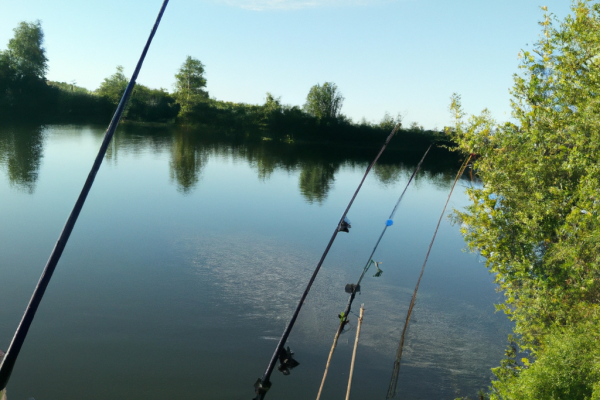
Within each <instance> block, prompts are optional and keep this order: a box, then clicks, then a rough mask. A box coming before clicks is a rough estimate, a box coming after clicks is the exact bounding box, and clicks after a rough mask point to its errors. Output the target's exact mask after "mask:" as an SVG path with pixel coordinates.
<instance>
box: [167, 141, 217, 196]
mask: <svg viewBox="0 0 600 400" xmlns="http://www.w3.org/2000/svg"><path fill="white" fill-rule="evenodd" d="M207 161H208V154H207V152H206V150H205V149H203V148H202V146H198V145H197V144H196V143H195V136H194V135H193V134H190V133H189V132H183V131H176V132H174V134H173V144H172V147H171V161H170V162H169V167H170V174H171V181H175V182H176V183H177V190H179V191H180V192H181V193H183V194H189V193H191V192H192V191H193V189H194V188H195V187H196V185H197V183H198V181H199V180H200V173H201V171H202V169H203V168H204V166H205V165H206V162H207Z"/></svg>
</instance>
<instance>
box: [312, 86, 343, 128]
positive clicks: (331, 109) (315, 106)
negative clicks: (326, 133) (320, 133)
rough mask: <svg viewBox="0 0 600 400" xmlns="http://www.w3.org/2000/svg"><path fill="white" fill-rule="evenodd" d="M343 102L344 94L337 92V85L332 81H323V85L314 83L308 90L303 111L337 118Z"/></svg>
mask: <svg viewBox="0 0 600 400" xmlns="http://www.w3.org/2000/svg"><path fill="white" fill-rule="evenodd" d="M343 103H344V96H342V94H341V93H340V92H339V90H338V87H337V85H336V84H335V83H333V82H325V83H324V84H323V86H321V85H319V84H316V85H315V86H313V87H312V88H310V91H309V92H308V96H306V103H304V111H306V112H307V113H309V114H311V115H313V116H314V117H317V118H318V119H324V118H338V117H339V116H340V111H341V110H342V104H343Z"/></svg>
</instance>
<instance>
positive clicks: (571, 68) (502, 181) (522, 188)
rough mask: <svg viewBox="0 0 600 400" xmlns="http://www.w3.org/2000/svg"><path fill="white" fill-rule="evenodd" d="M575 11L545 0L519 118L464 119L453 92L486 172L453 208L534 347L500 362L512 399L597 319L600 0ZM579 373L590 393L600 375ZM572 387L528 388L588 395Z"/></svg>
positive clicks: (517, 100)
mask: <svg viewBox="0 0 600 400" xmlns="http://www.w3.org/2000/svg"><path fill="white" fill-rule="evenodd" d="M571 9H572V14H571V15H569V16H568V17H567V18H566V19H565V20H564V21H562V22H560V23H559V24H558V26H555V23H556V22H557V21H556V19H554V18H553V17H552V15H551V14H548V13H547V9H546V8H545V7H543V10H545V11H546V14H545V18H544V21H543V22H541V25H542V26H543V31H542V35H541V40H540V41H539V42H537V43H536V44H535V46H534V50H533V51H531V52H529V51H523V52H522V53H521V54H520V56H521V60H522V61H521V65H520V68H521V71H522V74H520V75H516V76H515V78H514V82H515V83H514V86H513V89H512V96H513V99H512V102H511V103H512V109H513V118H514V121H511V122H505V123H497V122H496V121H494V120H493V119H492V118H491V116H490V113H489V112H488V111H487V110H484V112H482V113H481V114H480V115H478V116H472V117H470V118H469V119H468V120H467V119H466V118H465V113H464V111H463V110H462V108H461V105H460V97H459V96H457V95H454V96H453V98H452V104H451V110H452V112H453V114H454V116H455V119H456V126H455V129H454V130H455V133H456V136H455V140H456V143H457V144H458V146H459V147H460V149H461V150H463V151H464V152H466V153H471V154H475V155H476V157H477V159H476V161H475V164H474V169H475V170H476V171H477V172H478V175H479V176H480V177H481V179H482V181H483V186H482V187H479V188H472V189H469V190H468V191H467V193H468V195H469V196H470V198H471V200H472V202H471V203H470V205H469V206H468V208H467V209H466V211H463V212H457V217H458V220H459V221H460V222H461V223H462V229H461V230H462V232H463V234H464V235H465V238H466V240H467V243H468V245H469V247H470V248H471V249H473V250H477V251H479V252H480V253H481V254H482V255H483V256H485V257H486V266H487V267H488V269H489V270H490V271H491V272H492V273H494V274H495V276H496V282H497V283H498V285H499V287H500V288H501V289H502V290H503V291H504V295H505V302H504V304H501V305H500V306H498V308H500V309H502V310H504V311H505V312H506V313H507V314H508V315H509V316H510V318H511V319H512V320H514V321H515V322H516V325H515V333H516V335H515V337H514V338H515V340H516V341H517V344H518V345H519V347H520V349H521V351H525V352H526V354H529V357H528V358H526V359H525V360H520V361H519V360H516V361H515V360H511V359H510V357H509V359H508V360H505V361H503V364H502V366H501V367H499V368H497V369H495V370H494V372H495V374H496V376H497V378H498V380H497V381H495V382H494V383H493V385H494V386H493V389H494V392H493V396H492V397H493V398H496V399H512V398H515V397H514V396H513V394H511V393H510V391H508V388H510V387H518V386H519V385H527V386H528V387H530V388H534V387H543V386H544V384H543V382H542V381H541V380H540V379H542V377H543V375H544V374H543V373H540V374H536V373H533V372H531V373H527V374H525V373H523V371H525V370H527V369H529V368H533V367H529V365H530V364H531V363H533V362H534V361H535V360H536V359H537V360H538V361H539V360H544V359H546V360H548V357H550V358H552V357H553V356H552V354H554V353H552V351H553V350H552V349H553V347H554V346H555V345H556V343H557V340H555V339H554V338H556V337H558V336H557V332H558V331H560V330H563V329H567V328H568V329H571V328H572V329H574V330H575V331H578V330H577V329H576V328H577V327H578V326H580V325H581V324H585V323H586V321H589V320H592V321H598V320H599V318H600V307H599V305H600V98H599V97H598V93H600V69H599V68H598V67H599V66H600V57H599V56H598V49H600V4H594V3H593V2H592V1H589V0H576V1H573V4H572V8H571ZM574 340H575V339H574ZM513 353H514V352H513ZM583 353H585V352H582V353H581V354H583ZM573 356H574V357H575V356H576V354H574V355H573ZM575 358H576V357H575ZM583 363H585V360H583V359H581V360H577V359H575V360H572V362H571V363H570V364H568V363H567V364H568V365H571V367H568V368H574V366H576V365H577V364H581V365H583ZM567 364H564V365H565V366H564V367H561V368H567V366H566V365H567ZM534 365H535V364H534ZM539 368H540V369H539V370H540V371H543V369H544V368H545V367H543V366H542V365H541V364H540V366H539ZM532 371H534V370H533V369H532ZM581 371H583V370H580V372H581ZM564 372H567V371H564ZM580 372H577V371H575V370H573V373H572V374H570V376H572V377H573V379H577V380H579V381H578V382H576V383H575V384H574V385H575V386H577V387H579V386H578V385H583V386H585V388H584V389H582V390H580V391H579V392H578V393H587V394H588V395H591V393H592V387H593V386H594V382H596V383H595V384H596V386H598V385H600V383H598V380H599V379H600V375H598V374H597V373H594V374H595V375H594V374H591V375H590V373H587V372H585V371H583V372H581V373H580ZM566 375H569V374H566ZM567 386H569V387H575V386H573V385H571V384H570V383H569V384H568V385H566V384H565V386H564V387H567ZM598 387H600V386H598ZM528 390H529V389H528ZM536 390H537V389H536ZM578 390H579V389H578ZM531 392H532V393H534V392H535V390H533V389H531ZM571 394H572V395H573V397H572V396H570V395H567V397H561V396H560V395H558V392H557V393H555V395H556V396H558V397H555V396H554V397H544V396H542V397H535V396H534V397H531V398H581V399H583V398H589V397H581V396H579V395H575V394H574V393H571ZM598 395H600V392H599V393H598Z"/></svg>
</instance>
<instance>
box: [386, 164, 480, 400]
mask: <svg viewBox="0 0 600 400" xmlns="http://www.w3.org/2000/svg"><path fill="white" fill-rule="evenodd" d="M471 157H473V154H471V155H470V156H469V157H468V158H467V159H466V160H465V161H464V162H463V164H462V165H461V167H460V169H459V170H458V174H456V178H455V179H454V183H453V184H452V188H451V189H450V193H449V194H448V198H447V199H446V204H444V208H443V209H442V214H441V215H440V219H439V220H438V223H437V226H436V227H435V231H434V232H433V238H431V243H430V244H429V248H428V249H427V254H426V255H425V261H424V262H423V267H421V274H420V275H419V279H418V280H417V285H416V286H415V291H414V293H413V295H412V298H411V300H410V305H409V306H408V312H407V313H406V321H405V322H404V329H402V336H401V338H400V343H399V345H398V351H397V353H396V361H394V370H393V372H392V379H391V380H390V386H389V388H388V393H387V397H386V400H387V399H391V398H392V397H394V396H395V395H396V386H397V385H398V375H399V374H400V361H401V359H402V350H403V349H404V337H405V336H406V329H407V328H408V322H409V320H410V316H411V314H412V310H413V308H414V306H415V302H416V301H417V291H418V290H419V285H420V284H421V278H422V277H423V272H424V271H425V265H427V259H428V258H429V253H431V248H432V247H433V242H434V241H435V237H436V236H437V233H438V229H439V228H440V224H441V223H442V218H443V217H444V213H445V212H446V207H447V206H448V202H450V197H452V192H453V191H454V187H455V186H456V182H458V180H459V179H460V177H461V176H462V174H463V173H464V172H465V168H466V167H467V165H468V163H469V161H470V160H471Z"/></svg>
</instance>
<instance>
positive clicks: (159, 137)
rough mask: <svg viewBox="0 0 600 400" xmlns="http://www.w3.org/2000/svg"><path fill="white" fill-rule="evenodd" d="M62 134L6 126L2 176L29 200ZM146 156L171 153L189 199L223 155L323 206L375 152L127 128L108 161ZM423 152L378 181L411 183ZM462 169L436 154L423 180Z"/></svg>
mask: <svg viewBox="0 0 600 400" xmlns="http://www.w3.org/2000/svg"><path fill="white" fill-rule="evenodd" d="M75 129H77V127H75ZM70 130H71V131H72V128H71V129H70ZM60 131H61V127H60V126H54V127H53V126H48V127H42V126H23V125H20V126H18V127H16V126H15V127H6V126H4V127H3V126H0V169H4V170H6V172H7V175H8V178H9V181H10V183H11V185H13V186H15V187H17V188H18V189H20V190H24V191H26V192H27V193H33V192H34V191H35V187H36V182H37V179H38V172H39V169H40V165H41V159H42V157H43V146H44V143H45V137H46V134H45V133H44V132H48V134H52V135H54V132H57V133H60ZM50 132H52V133H50ZM82 132H83V131H82ZM86 132H90V130H89V129H88V130H86ZM91 132H92V133H93V134H94V135H95V136H98V139H99V140H101V137H102V136H103V134H104V129H103V128H99V129H92V130H91ZM421 150H422V151H421ZM148 151H149V152H151V153H153V154H162V153H165V152H166V153H167V154H169V158H170V161H169V164H168V168H169V174H170V179H171V181H172V182H174V183H175V186H176V188H177V190H178V191H179V192H180V193H182V194H184V195H187V194H191V193H192V192H193V191H194V190H195V189H196V188H197V187H198V183H199V181H200V178H201V175H202V170H203V169H204V167H205V166H206V165H207V164H208V161H209V158H210V157H214V156H218V157H227V158H231V159H233V160H234V161H241V162H246V163H248V164H249V165H250V166H252V167H253V168H254V169H255V170H256V173H257V175H258V178H259V179H260V180H261V181H266V180H268V179H270V178H271V175H272V174H273V172H275V171H282V170H283V171H287V172H288V173H296V171H300V174H299V177H298V189H299V191H300V193H301V195H302V196H303V197H304V198H305V200H306V201H307V202H309V203H319V204H321V203H323V202H324V201H325V200H326V199H327V196H328V194H329V192H330V190H331V189H332V188H333V184H334V182H335V175H336V174H337V173H338V171H339V170H340V168H341V166H342V165H344V166H348V167H351V168H359V169H364V168H366V166H367V165H368V164H369V163H370V161H371V160H372V158H373V157H374V155H375V154H376V152H377V149H376V148H368V147H366V148H365V147H351V146H343V145H340V144H337V145H331V144H319V143H303V144H290V143H284V142H277V141H263V140H261V141H256V140H246V139H245V138H240V137H236V136H230V135H228V134H227V133H226V132H225V133H224V132H211V131H204V130H203V129H188V128H181V127H169V126H163V127H147V126H138V125H130V124H124V125H123V126H121V127H120V128H119V130H118V131H117V133H116V134H115V136H114V138H113V141H112V143H111V144H110V146H109V149H108V151H107V154H106V161H108V162H112V163H113V164H116V163H117V159H118V155H119V153H120V152H121V153H122V154H130V153H134V154H141V153H144V152H148ZM424 151H425V148H424V149H414V151H409V152H407V151H397V150H396V151H394V150H393V149H388V150H387V151H386V152H385V153H384V154H383V156H382V157H381V159H380V160H379V161H378V163H377V164H376V165H375V167H374V170H373V175H374V177H375V179H377V180H378V181H379V182H380V183H382V184H384V185H391V184H395V183H396V182H398V181H399V180H401V179H403V178H404V177H408V176H409V175H410V174H411V173H412V170H413V169H414V167H415V166H416V164H417V163H418V161H419V159H420V158H421V156H422V155H423V152H424ZM458 165H459V157H458V156H457V155H456V153H450V152H448V151H447V150H443V149H435V148H434V149H432V151H431V154H430V155H429V156H428V158H427V160H426V161H425V163H424V165H423V170H422V172H421V173H420V176H423V177H427V178H428V179H430V180H431V181H432V182H433V184H434V185H435V186H439V187H446V186H449V185H450V184H451V182H452V178H453V174H454V173H455V172H454V171H455V170H456V168H457V166H458ZM418 181H419V178H417V181H416V182H415V185H417V186H418Z"/></svg>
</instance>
